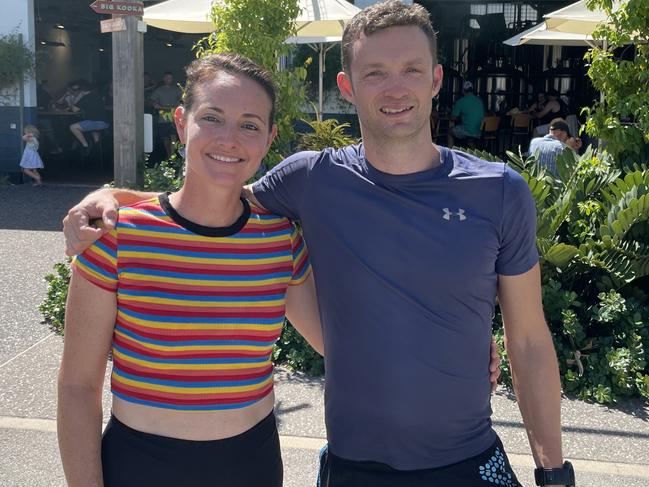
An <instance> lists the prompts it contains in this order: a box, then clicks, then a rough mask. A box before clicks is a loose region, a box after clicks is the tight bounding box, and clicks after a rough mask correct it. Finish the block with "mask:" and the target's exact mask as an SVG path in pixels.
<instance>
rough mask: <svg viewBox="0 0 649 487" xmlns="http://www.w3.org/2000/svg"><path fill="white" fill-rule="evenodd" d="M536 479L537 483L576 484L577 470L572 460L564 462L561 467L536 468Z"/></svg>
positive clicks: (572, 486) (568, 486)
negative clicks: (574, 468) (573, 466)
mask: <svg viewBox="0 0 649 487" xmlns="http://www.w3.org/2000/svg"><path fill="white" fill-rule="evenodd" d="M534 480H535V482H536V485H565V486H566V487H574V486H575V471H574V470H573V468H572V464H571V463H570V462H563V467H561V468H543V467H539V468H536V469H534Z"/></svg>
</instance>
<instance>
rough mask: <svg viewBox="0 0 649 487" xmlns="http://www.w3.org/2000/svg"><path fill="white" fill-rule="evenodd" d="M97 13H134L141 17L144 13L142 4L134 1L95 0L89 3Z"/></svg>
mask: <svg viewBox="0 0 649 487" xmlns="http://www.w3.org/2000/svg"><path fill="white" fill-rule="evenodd" d="M90 8H91V9H93V10H94V11H95V12H97V13H98V14H105V15H135V16H138V17H141V16H142V15H143V14H144V6H143V5H142V4H141V3H136V2H109V1H108V0H97V1H96V2H94V3H93V4H91V5H90Z"/></svg>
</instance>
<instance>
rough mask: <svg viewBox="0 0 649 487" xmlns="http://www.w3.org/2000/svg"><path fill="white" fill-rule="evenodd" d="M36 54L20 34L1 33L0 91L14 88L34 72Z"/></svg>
mask: <svg viewBox="0 0 649 487" xmlns="http://www.w3.org/2000/svg"><path fill="white" fill-rule="evenodd" d="M35 65H36V59H35V55H34V53H33V52H32V50H31V49H30V48H29V47H28V46H26V45H25V44H24V43H23V42H22V40H21V37H20V35H19V34H17V33H15V32H12V33H10V34H6V35H0V91H3V90H6V89H8V88H13V87H14V86H17V85H18V84H19V83H22V82H23V81H25V79H27V77H28V76H30V75H31V74H33V73H34V68H35Z"/></svg>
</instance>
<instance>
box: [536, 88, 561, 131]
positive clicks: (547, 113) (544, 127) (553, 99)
mask: <svg viewBox="0 0 649 487" xmlns="http://www.w3.org/2000/svg"><path fill="white" fill-rule="evenodd" d="M530 115H532V116H533V117H534V118H535V119H537V121H538V123H539V125H538V126H537V127H536V128H535V129H534V135H535V136H541V135H545V134H547V133H548V130H549V128H550V123H552V120H554V119H555V118H564V119H565V118H566V117H567V116H568V107H567V106H566V104H565V103H564V102H563V100H562V99H561V98H560V96H559V92H558V91H557V90H555V89H554V88H553V89H551V90H548V93H547V102H546V103H545V105H544V106H543V109H542V110H541V111H531V110H530Z"/></svg>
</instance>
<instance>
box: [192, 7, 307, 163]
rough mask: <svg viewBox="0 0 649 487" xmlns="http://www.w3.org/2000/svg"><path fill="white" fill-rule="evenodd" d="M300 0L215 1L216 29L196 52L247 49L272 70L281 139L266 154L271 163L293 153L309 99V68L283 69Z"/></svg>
mask: <svg viewBox="0 0 649 487" xmlns="http://www.w3.org/2000/svg"><path fill="white" fill-rule="evenodd" d="M299 12H300V8H299V6H298V2H297V0H224V1H222V2H215V3H214V5H213V6H212V21H213V22H214V29H215V31H214V32H213V33H212V34H210V35H209V36H207V37H205V38H203V39H201V41H199V43H198V44H197V46H196V55H197V57H200V56H203V55H205V54H208V53H213V52H236V53H239V54H243V55H245V56H247V57H249V58H250V59H252V60H254V61H255V62H257V63H259V64H260V65H262V66H264V67H265V68H266V69H268V70H269V71H270V72H271V73H272V74H273V77H274V80H275V83H276V84H277V87H278V106H277V129H278V130H277V138H276V140H275V142H274V143H273V146H272V147H271V150H270V151H269V154H268V156H267V157H266V159H265V165H266V166H267V168H270V167H272V166H274V165H275V164H277V163H278V162H280V161H281V160H282V159H283V158H284V157H286V156H287V155H289V154H290V153H291V152H292V150H293V149H294V147H293V144H294V142H295V139H296V135H295V131H294V128H293V123H294V121H295V120H299V119H300V118H301V117H302V112H301V107H302V106H304V104H305V102H306V92H305V86H304V80H305V78H306V74H307V72H306V68H305V67H304V66H297V67H294V68H290V69H282V70H279V69H278V66H279V65H280V64H281V62H282V59H285V58H286V57H287V56H288V55H290V53H291V52H292V50H293V45H290V44H285V43H284V40H285V39H286V38H287V37H291V36H293V35H295V26H294V19H295V18H296V17H297V16H298V14H299Z"/></svg>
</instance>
